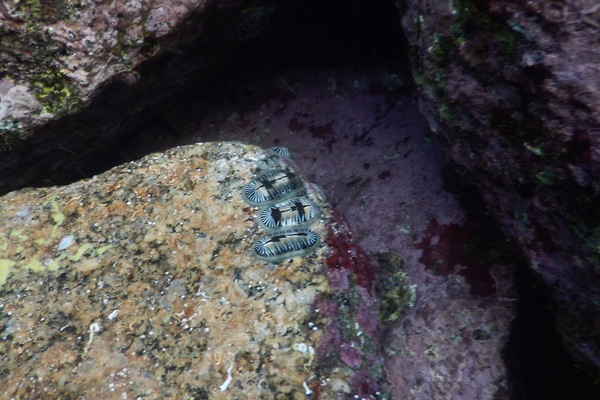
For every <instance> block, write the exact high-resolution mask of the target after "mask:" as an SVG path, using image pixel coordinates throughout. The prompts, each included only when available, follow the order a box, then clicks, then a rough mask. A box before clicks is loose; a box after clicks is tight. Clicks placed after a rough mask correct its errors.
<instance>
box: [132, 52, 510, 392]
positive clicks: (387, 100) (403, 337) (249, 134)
mask: <svg viewBox="0 0 600 400" xmlns="http://www.w3.org/2000/svg"><path fill="white" fill-rule="evenodd" d="M261 77H262V75H261ZM232 80H234V81H235V79H233V78H232ZM258 81H259V82H260V89H259V90H257V91H256V93H254V94H253V95H248V94H247V93H246V92H244V91H241V93H242V94H240V95H239V96H232V95H230V94H229V93H228V96H227V100H224V99H222V98H221V97H219V95H218V93H217V94H215V95H212V96H209V97H208V98H209V99H210V101H212V102H214V103H217V104H218V107H215V108H214V109H212V110H211V111H210V112H208V113H207V114H206V115H202V117H198V116H197V113H194V112H193V110H196V109H201V108H202V107H201V105H202V104H203V101H206V100H202V98H198V99H196V101H195V102H194V101H185V102H183V103H182V104H173V105H172V107H173V109H172V110H170V111H168V112H167V111H165V113H164V115H166V116H168V121H169V123H170V124H172V125H173V126H175V127H176V128H177V130H178V131H179V132H181V134H180V135H179V136H178V138H177V139H178V140H179V141H180V142H179V141H176V143H186V141H198V140H239V139H240V138H252V140H253V141H256V143H259V144H260V145H262V146H265V147H268V146H272V145H274V144H276V145H281V146H285V147H287V148H289V149H292V150H293V151H294V154H295V156H296V162H297V164H298V166H299V167H300V169H301V170H302V171H303V172H305V173H306V176H309V177H310V179H311V180H314V181H315V182H316V183H317V184H318V185H320V186H322V187H323V189H324V191H325V193H326V195H327V199H328V200H329V201H330V202H331V203H332V204H333V205H335V207H336V208H337V209H339V210H341V211H342V212H343V214H344V216H345V217H346V219H347V222H348V225H349V226H350V227H351V229H350V231H351V232H352V237H353V239H354V241H356V243H358V244H359V245H360V246H361V247H362V248H363V249H364V251H365V252H366V254H367V256H368V257H369V258H370V260H371V261H372V263H373V264H374V266H375V267H376V271H377V274H378V279H379V280H380V281H382V282H381V283H380V285H379V287H378V293H379V294H380V295H382V313H381V316H382V318H383V320H384V322H385V323H386V324H387V328H386V330H385V336H386V338H385V340H384V343H383V352H384V357H385V372H386V376H387V378H388V382H389V385H390V393H391V398H392V399H413V400H417V399H423V400H431V399H447V398H452V399H455V398H456V399H460V398H463V399H474V398H477V399H481V400H483V399H486V400H494V399H498V398H505V397H506V392H507V388H508V387H509V382H508V373H507V367H506V365H505V364H504V362H503V359H502V349H503V348H504V347H505V346H506V344H507V339H508V334H509V330H510V325H511V323H512V321H513V318H514V315H515V312H516V293H515V290H514V287H513V286H514V285H513V279H514V277H513V271H514V266H512V265H510V264H507V263H503V262H499V260H498V259H499V258H502V257H498V255H499V254H500V255H502V253H503V251H505V250H506V248H507V245H506V244H503V243H502V242H501V240H499V239H498V238H497V237H496V238H495V237H493V235H490V229H491V228H493V227H494V224H493V222H491V221H490V220H489V218H487V219H486V218H484V216H483V215H481V214H475V215H471V214H472V212H466V211H465V210H464V209H463V208H462V207H461V204H460V202H459V201H458V199H457V197H456V196H455V195H454V194H453V193H450V192H448V191H447V189H446V188H445V185H444V181H443V178H442V172H443V170H444V166H445V158H444V157H443V154H442V153H441V151H440V149H439V148H438V147H437V146H436V145H435V144H434V143H432V141H431V139H430V134H431V133H430V132H429V130H428V129H427V127H426V121H424V119H423V117H422V115H420V114H419V112H418V108H417V104H416V101H415V99H414V98H413V96H412V92H411V90H412V89H411V87H410V76H409V72H408V71H406V70H405V69H404V66H403V65H402V64H401V63H391V64H390V65H377V66H363V67H351V66H347V67H337V68H326V67H320V68H318V67H306V68H297V69H294V70H289V71H284V72H282V73H281V74H280V75H278V76H275V77H273V78H272V79H270V80H268V81H266V82H264V81H263V80H262V79H259V80H258ZM236 86H237V87H240V88H244V87H254V86H256V82H254V81H252V80H250V79H248V80H242V81H240V82H236ZM324 88H326V89H324ZM221 96H222V94H221ZM231 99H236V100H234V101H233V100H231ZM139 137H140V140H138V141H135V142H134V145H137V144H138V143H141V141H142V140H141V138H144V137H146V136H145V134H144V133H143V132H142V133H140V136H139ZM145 144H148V143H147V142H146V143H145ZM158 144H160V142H159V143H158ZM128 150H129V151H134V150H135V148H130V149H128ZM465 250H466V251H465ZM491 253H493V254H491ZM340 278H344V276H343V275H342V276H341V277H340ZM344 282H347V280H344V279H338V280H337V285H338V286H339V285H341V284H343V283H344ZM466 377H468V379H467V378H466Z"/></svg>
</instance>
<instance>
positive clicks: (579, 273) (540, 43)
mask: <svg viewBox="0 0 600 400" xmlns="http://www.w3.org/2000/svg"><path fill="white" fill-rule="evenodd" d="M400 7H401V8H402V9H403V11H404V12H403V17H402V21H403V27H404V31H405V33H406V36H407V39H408V42H409V51H410V57H411V62H412V68H413V75H414V78H415V80H416V82H417V84H418V86H419V88H420V107H421V110H422V112H423V113H424V114H425V116H426V117H427V118H428V120H429V124H430V126H431V128H432V130H433V131H434V132H436V134H437V136H438V138H439V139H440V141H441V142H442V143H443V144H444V146H445V148H446V151H447V153H448V155H449V156H450V157H451V158H452V159H453V160H454V161H455V162H456V164H457V165H458V166H459V168H460V169H461V171H462V173H463V175H464V177H466V179H467V180H469V181H470V182H472V183H473V184H474V185H476V186H477V187H478V188H479V190H480V192H481V194H482V196H483V198H484V199H485V201H486V202H487V205H488V207H489V209H490V210H491V211H492V212H493V213H494V214H495V216H496V218H497V219H498V220H499V221H500V223H501V225H502V227H503V228H504V230H505V231H506V232H507V233H508V234H509V235H510V236H512V237H514V238H516V239H517V240H518V242H519V243H520V245H521V248H522V250H523V252H524V253H525V254H526V256H527V258H528V260H529V265H530V268H531V269H532V270H533V271H534V272H535V273H536V274H537V276H538V277H539V278H540V279H541V280H542V281H543V282H544V284H545V285H547V287H548V293H549V295H550V296H551V298H552V300H553V302H552V303H553V306H554V310H555V315H556V322H557V327H558V329H559V331H560V333H561V335H562V337H563V339H564V343H565V345H566V346H567V348H568V349H569V350H570V352H571V353H572V355H573V356H574V357H575V358H576V359H577V360H578V361H579V362H581V363H583V364H585V365H587V366H591V367H592V369H595V370H596V371H600V212H599V210H600V208H599V206H600V201H599V200H600V199H599V194H600V184H599V183H598V182H600V180H599V178H600V79H599V77H600V42H599V41H598V38H599V37H600V36H599V35H600V6H598V4H597V2H596V1H593V0H578V1H568V2H567V1H560V0H557V1H542V0H539V1H537V0H536V1H528V2H523V1H467V0H454V1H449V0H448V1H435V2H420V1H412V0H408V1H406V2H403V4H401V5H400Z"/></svg>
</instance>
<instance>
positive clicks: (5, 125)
mask: <svg viewBox="0 0 600 400" xmlns="http://www.w3.org/2000/svg"><path fill="white" fill-rule="evenodd" d="M21 127H22V124H21V122H20V121H16V120H13V119H5V120H2V121H0V152H4V151H7V150H10V149H11V148H13V147H14V145H15V144H16V143H17V141H18V140H19V132H20V131H21Z"/></svg>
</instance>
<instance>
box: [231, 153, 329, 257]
mask: <svg viewBox="0 0 600 400" xmlns="http://www.w3.org/2000/svg"><path fill="white" fill-rule="evenodd" d="M268 151H269V153H270V155H269V156H267V157H266V158H264V159H262V160H260V161H259V163H258V171H257V174H256V176H255V177H254V178H253V179H252V180H251V181H250V183H248V184H247V185H246V186H245V187H244V189H243V191H242V197H243V198H244V200H245V201H246V203H248V204H250V205H251V206H252V207H259V211H258V218H257V220H258V225H259V226H260V227H261V228H262V229H263V230H264V231H265V232H267V235H265V236H263V237H261V238H260V239H258V240H257V241H256V242H255V243H254V244H253V245H252V251H253V252H254V254H255V255H256V256H257V257H258V258H259V259H261V260H265V261H269V262H275V263H276V262H281V261H284V260H287V259H289V258H292V257H296V256H303V255H306V254H309V253H311V252H313V251H315V250H316V249H317V248H318V246H319V244H320V238H319V235H318V234H317V233H316V232H313V231H312V230H310V229H309V228H308V227H309V226H310V225H311V224H313V223H314V222H315V221H317V220H318V219H319V217H320V216H321V208H320V207H319V206H318V205H317V204H316V203H315V202H314V201H312V200H311V199H309V198H308V196H307V189H306V186H305V185H304V182H303V181H302V178H300V176H298V175H297V174H296V173H294V172H293V171H292V169H291V168H290V166H291V165H293V164H294V162H293V155H292V153H291V152H290V151H289V150H288V149H286V148H283V147H272V148H270V149H269V150H268Z"/></svg>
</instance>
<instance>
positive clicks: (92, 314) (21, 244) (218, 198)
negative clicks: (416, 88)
mask: <svg viewBox="0 0 600 400" xmlns="http://www.w3.org/2000/svg"><path fill="white" fill-rule="evenodd" d="M266 154H267V153H265V151H264V150H262V149H259V148H257V147H253V146H247V145H243V144H240V143H207V144H197V145H193V146H186V147H180V148H176V149H172V150H170V151H167V152H165V153H162V154H152V155H149V156H147V157H145V158H143V159H141V160H139V161H136V162H132V163H128V164H125V165H122V166H119V167H116V168H114V169H112V170H110V171H108V172H106V173H104V174H102V175H98V176H95V177H93V178H91V179H88V180H85V181H81V182H76V183H73V184H71V185H69V186H65V187H56V188H42V189H27V190H23V191H18V192H13V193H10V194H8V195H6V196H4V197H2V198H0V224H1V225H2V226H3V227H5V229H4V232H6V233H5V234H1V235H0V246H2V248H3V249H4V250H3V259H2V260H0V284H1V285H2V286H1V287H0V298H1V299H2V301H1V302H0V327H2V326H4V328H3V330H2V331H0V353H1V354H2V355H3V358H2V361H0V371H4V372H3V373H2V374H3V376H4V377H3V383H4V387H3V393H4V395H5V396H6V397H7V398H11V397H12V398H44V399H58V398H67V397H68V398H86V399H103V400H106V399H123V398H132V399H133V398H140V397H143V398H145V399H164V398H177V399H192V398H194V399H284V398H285V399H290V398H293V399H296V398H297V399H304V398H306V396H307V395H309V394H312V393H313V392H314V391H315V390H318V391H319V398H321V399H338V398H340V399H343V398H347V396H348V391H347V388H349V387H350V379H351V377H350V375H348V374H347V373H346V372H344V371H345V370H344V369H343V368H342V369H336V368H333V369H331V370H327V369H320V368H319V366H318V363H317V362H316V355H315V351H316V350H315V349H317V347H318V342H319V339H321V338H322V337H323V335H324V334H325V331H326V329H325V328H326V327H327V325H328V323H329V322H330V316H328V315H325V314H324V313H321V312H320V310H318V309H317V308H316V307H315V306H314V304H315V301H316V300H317V299H318V298H319V297H320V296H326V295H327V294H328V293H329V292H330V291H331V288H330V285H329V282H328V280H327V277H326V274H325V273H324V271H323V268H324V266H323V260H324V256H323V254H324V251H325V247H326V244H325V243H322V244H321V245H320V247H319V248H318V249H317V250H316V251H315V252H313V253H311V254H306V255H305V256H304V257H294V258H293V259H290V260H286V261H282V262H280V263H279V264H273V263H269V262H265V261H261V260H259V259H257V258H256V257H255V256H254V255H253V253H252V250H251V246H252V244H253V243H254V242H255V241H256V240H257V239H258V238H259V237H261V236H264V235H265V232H263V231H262V230H261V229H260V227H259V225H258V224H257V223H256V221H255V218H256V215H257V209H255V208H253V207H249V206H248V205H247V204H246V203H245V202H244V201H243V199H242V197H241V189H242V187H243V186H244V185H246V184H247V183H248V182H249V181H250V180H251V179H252V178H253V176H254V174H255V172H256V168H257V164H258V163H259V161H260V160H261V159H263V158H264V157H265V156H266ZM319 205H320V207H321V208H322V210H323V218H326V217H327V216H328V215H330V209H329V207H328V206H327V205H326V204H319ZM311 229H312V230H314V231H315V232H316V233H317V234H318V235H320V236H321V237H324V236H325V233H326V232H325V224H324V223H318V222H317V223H315V224H314V226H311ZM11 232H13V234H11ZM24 237H27V238H29V239H28V240H27V241H23V240H20V238H24ZM328 382H332V383H328ZM333 383H335V384H333Z"/></svg>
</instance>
